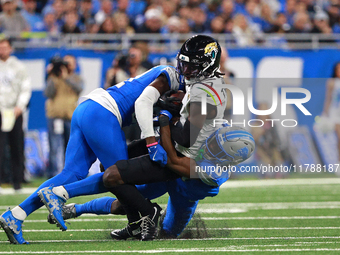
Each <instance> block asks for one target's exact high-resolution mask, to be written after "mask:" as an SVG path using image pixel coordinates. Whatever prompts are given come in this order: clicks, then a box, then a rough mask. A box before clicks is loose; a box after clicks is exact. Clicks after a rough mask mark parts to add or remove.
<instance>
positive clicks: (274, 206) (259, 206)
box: [0, 201, 340, 214]
mask: <svg viewBox="0 0 340 255" xmlns="http://www.w3.org/2000/svg"><path fill="white" fill-rule="evenodd" d="M161 206H162V207H163V208H165V206H166V205H165V204H161ZM8 207H9V206H0V210H4V209H7V208H8ZM11 208H13V206H12V207H11ZM289 209H340V201H328V202H275V203H201V204H199V205H198V208H197V212H199V213H207V214H210V213H241V212H247V211H251V210H289ZM37 212H38V213H46V214H47V210H45V209H43V210H41V209H40V210H38V211H37Z"/></svg>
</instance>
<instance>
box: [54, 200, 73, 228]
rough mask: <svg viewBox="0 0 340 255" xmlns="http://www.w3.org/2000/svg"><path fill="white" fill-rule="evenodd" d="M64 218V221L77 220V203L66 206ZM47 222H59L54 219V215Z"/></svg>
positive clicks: (63, 212) (64, 207)
mask: <svg viewBox="0 0 340 255" xmlns="http://www.w3.org/2000/svg"><path fill="white" fill-rule="evenodd" d="M62 216H63V219H64V221H65V220H68V219H73V218H77V212H76V207H75V203H71V204H68V205H64V206H63V209H62ZM47 221H48V223H50V224H56V223H57V222H56V221H55V220H54V219H53V218H52V214H49V215H48V216H47Z"/></svg>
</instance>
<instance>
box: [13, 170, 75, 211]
mask: <svg viewBox="0 0 340 255" xmlns="http://www.w3.org/2000/svg"><path fill="white" fill-rule="evenodd" d="M76 181H78V178H77V176H76V175H75V174H74V173H73V172H70V171H62V172H61V173H60V174H58V175H56V176H54V177H53V178H51V179H49V180H47V181H45V182H44V183H43V184H41V185H40V187H39V188H38V189H37V190H36V191H34V192H33V193H32V195H30V196H29V197H28V198H26V199H25V200H24V201H23V202H22V203H21V204H19V206H20V207H21V208H22V209H23V210H24V211H25V212H26V214H27V216H28V215H30V214H31V213H32V212H34V211H35V210H38V209H39V208H40V207H42V206H43V205H44V204H43V203H42V202H40V198H39V197H38V191H39V190H40V189H42V188H45V187H49V186H60V185H63V184H66V183H71V182H76Z"/></svg>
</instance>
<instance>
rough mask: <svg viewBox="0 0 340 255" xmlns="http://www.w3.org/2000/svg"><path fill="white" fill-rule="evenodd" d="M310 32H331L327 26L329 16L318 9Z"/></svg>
mask: <svg viewBox="0 0 340 255" xmlns="http://www.w3.org/2000/svg"><path fill="white" fill-rule="evenodd" d="M311 33H322V34H332V33H333V31H332V28H331V27H330V26H329V17H328V15H327V13H326V12H324V11H319V12H317V13H316V14H315V15H314V27H313V29H312V31H311Z"/></svg>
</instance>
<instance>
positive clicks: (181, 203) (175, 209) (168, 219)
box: [76, 180, 199, 237]
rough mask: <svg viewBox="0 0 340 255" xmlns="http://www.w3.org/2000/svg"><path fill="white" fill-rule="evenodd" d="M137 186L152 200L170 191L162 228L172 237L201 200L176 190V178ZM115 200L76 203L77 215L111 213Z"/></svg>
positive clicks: (101, 199) (180, 228)
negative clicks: (192, 199) (188, 196)
mask: <svg viewBox="0 0 340 255" xmlns="http://www.w3.org/2000/svg"><path fill="white" fill-rule="evenodd" d="M136 187H137V189H138V190H139V191H140V193H141V194H142V195H143V196H144V197H146V198H149V199H150V200H152V199H155V198H157V197H160V196H162V195H164V194H165V193H167V192H168V193H169V199H168V205H167V209H166V214H165V218H164V221H163V224H162V229H163V230H164V231H165V232H166V234H167V235H168V236H170V237H177V236H178V235H180V234H181V232H182V231H183V230H184V228H185V227H186V226H187V225H188V223H189V221H190V220H191V218H192V216H193V215H194V213H195V210H196V207H197V204H198V201H199V200H195V201H191V200H190V199H188V198H186V197H185V196H183V195H182V194H181V193H180V192H178V191H177V190H176V187H177V182H176V180H174V181H168V182H157V183H150V184H144V185H137V186H136ZM115 200H116V199H115V198H113V197H103V198H98V199H94V200H91V201H89V202H87V203H85V204H82V205H76V212H77V216H80V215H81V214H83V213H94V214H97V215H101V214H109V213H110V212H111V205H112V203H113V201H115Z"/></svg>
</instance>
